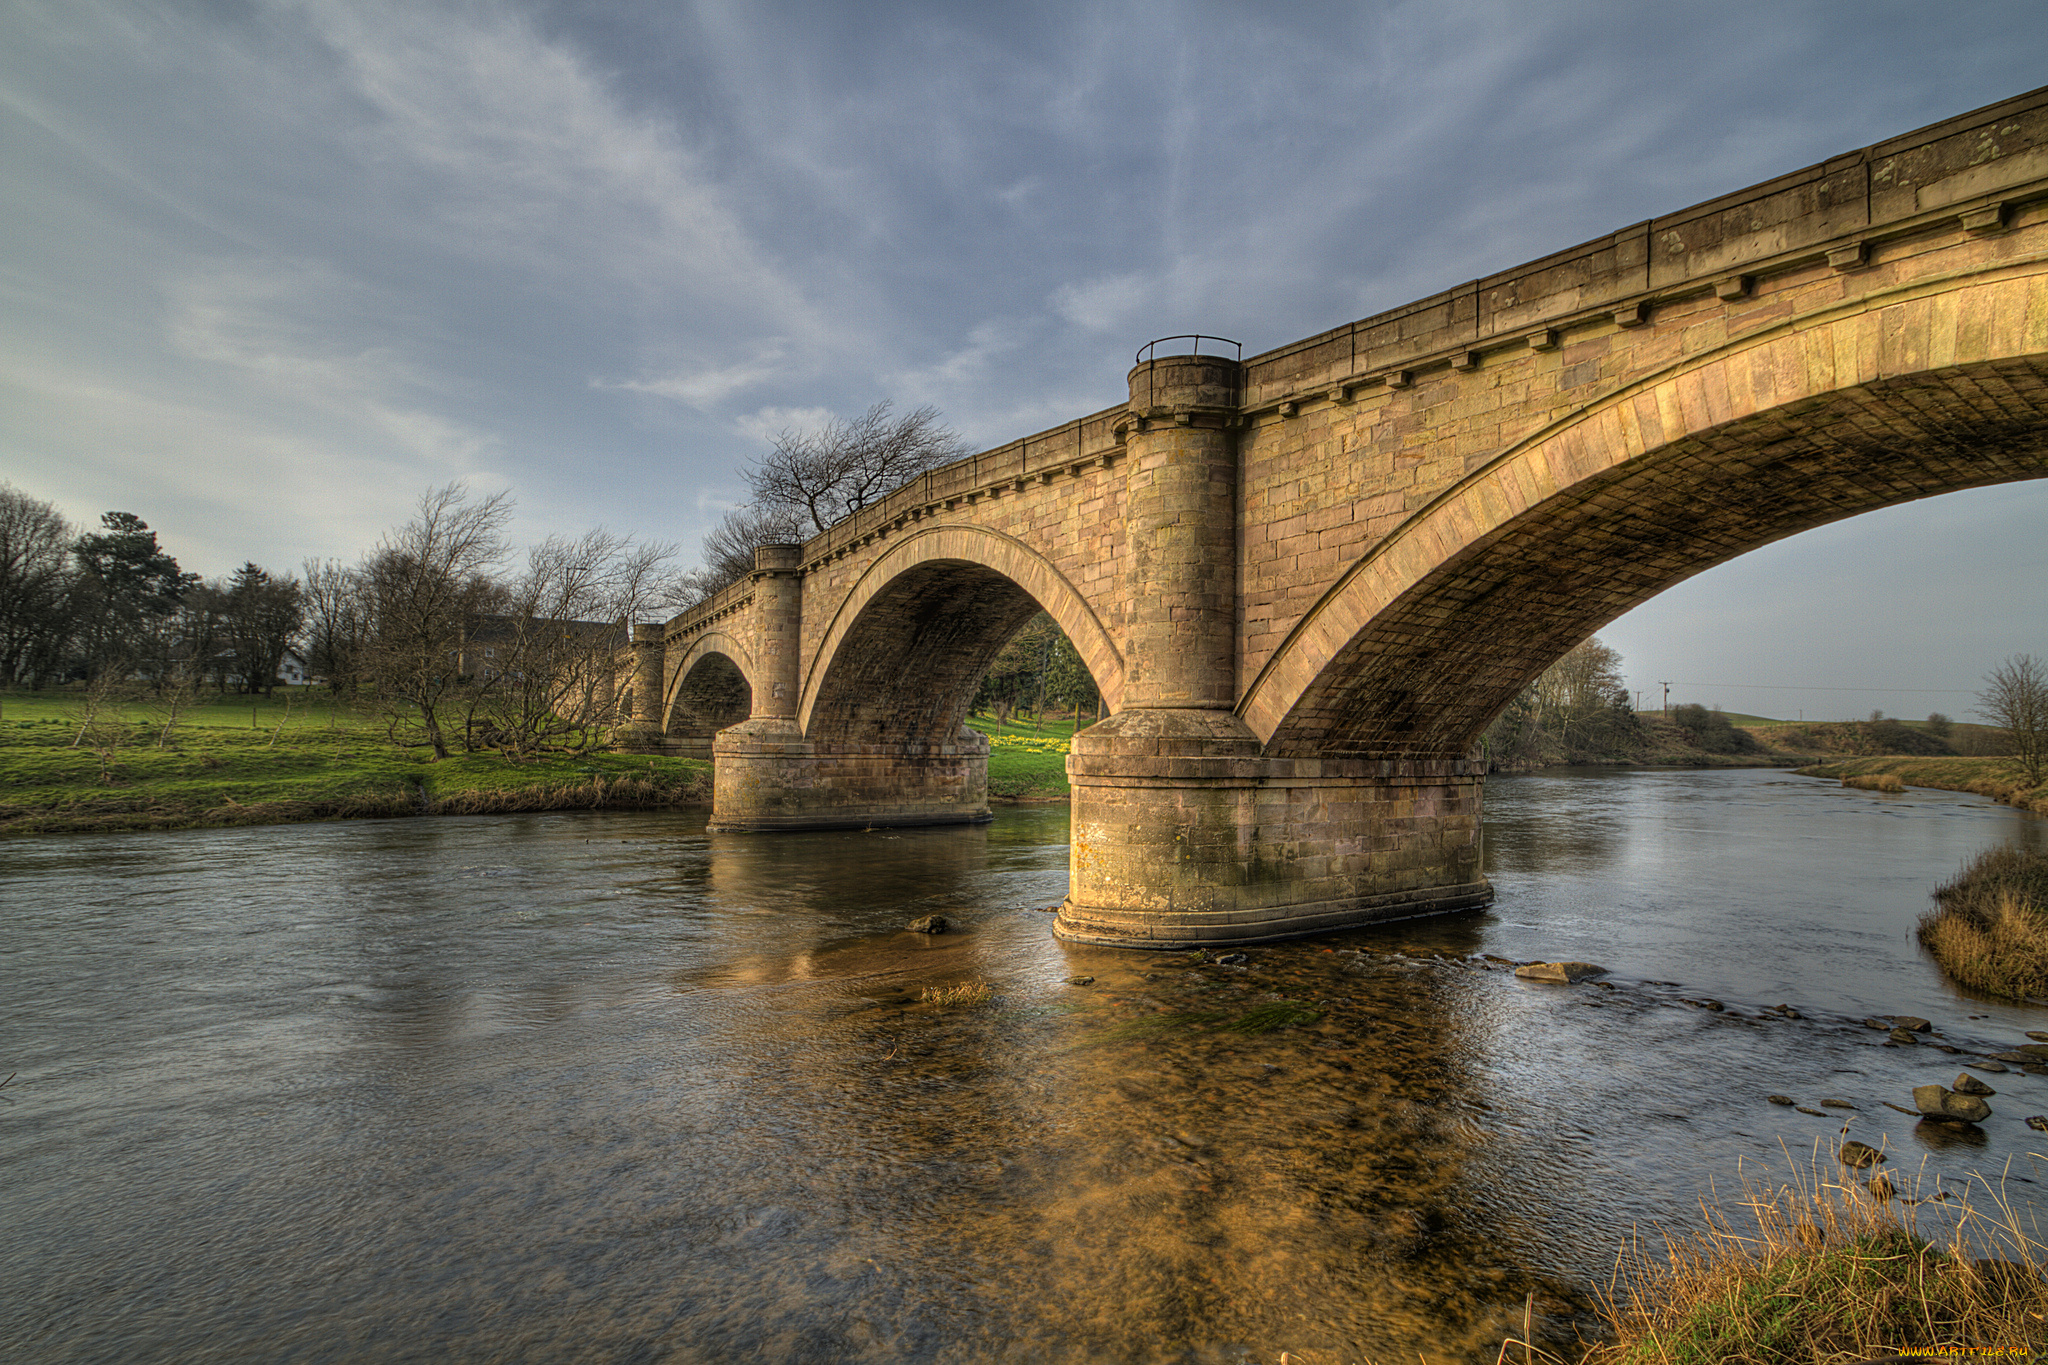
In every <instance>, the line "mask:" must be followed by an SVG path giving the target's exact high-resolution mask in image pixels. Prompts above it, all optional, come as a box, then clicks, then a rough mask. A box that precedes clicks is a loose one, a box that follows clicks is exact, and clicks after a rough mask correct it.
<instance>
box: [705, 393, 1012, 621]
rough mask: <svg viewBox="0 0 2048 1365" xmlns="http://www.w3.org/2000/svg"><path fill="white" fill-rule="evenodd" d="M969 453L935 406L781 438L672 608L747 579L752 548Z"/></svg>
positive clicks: (824, 521)
mask: <svg viewBox="0 0 2048 1365" xmlns="http://www.w3.org/2000/svg"><path fill="white" fill-rule="evenodd" d="M972 453H973V447H972V446H970V445H968V444H967V443H966V442H964V441H962V440H961V439H960V438H959V437H958V436H956V435H955V434H954V433H953V432H952V431H950V430H948V429H947V428H945V427H943V426H941V425H939V414H938V410H937V409H936V408H931V407H922V408H919V409H917V410H916V411H915V412H910V413H906V414H904V415H903V416H901V417H895V416H892V415H891V413H890V405H889V404H888V403H886V402H883V403H877V404H875V405H874V406H873V407H871V408H869V409H868V410H867V411H866V412H864V413H862V414H861V415H860V416H858V417H856V418H853V419H852V420H850V421H835V422H828V423H827V424H826V425H825V426H823V427H820V428H818V429H817V430H815V431H797V430H794V429H788V430H784V431H782V432H780V433H779V434H778V435H777V436H776V437H775V448H774V449H773V450H770V451H769V452H768V453H767V454H766V455H764V456H762V457H761V458H760V459H759V460H758V461H756V462H755V464H754V466H753V468H751V469H749V470H748V471H747V483H748V485H749V487H750V488H751V489H752V490H753V495H754V498H753V501H752V502H750V503H748V504H747V505H746V506H745V507H739V508H735V509H733V510H732V511H730V512H727V513H726V514H725V517H724V518H723V519H722V520H721V521H720V522H719V523H718V525H717V526H716V527H715V528H713V529H712V531H711V533H710V534H709V535H707V536H705V537H704V567H703V568H701V569H697V570H694V571H692V572H690V573H686V574H683V575H681V576H680V577H678V578H677V579H676V580H674V581H675V583H676V585H677V587H678V588H679V589H680V592H679V595H678V599H677V602H676V605H677V606H685V605H688V604H690V603H693V602H699V601H702V600H703V599H704V598H706V597H709V596H710V595H711V594H712V593H715V592H717V591H718V590H719V589H720V588H723V587H725V586H726V585H727V584H729V583H736V582H738V581H739V580H740V579H742V578H744V577H746V575H747V574H748V572H749V571H751V570H752V569H753V567H754V548H755V547H756V546H758V545H788V544H792V543H794V542H797V541H801V540H806V539H808V538H810V537H811V536H814V535H816V534H818V533H819V532H820V531H823V530H824V529H825V528H826V527H828V526H830V525H831V524H832V523H833V522H835V521H838V520H840V519H841V518H842V517H846V516H849V515H851V514H852V513H854V512H858V511H859V510H860V509H861V508H863V507H867V506H869V505H870V504H872V503H875V502H878V501H880V500H881V499H882V498H884V497H887V496H888V495H889V494H890V493H892V492H894V491H895V490H896V489H898V488H901V487H902V486H903V485H904V484H906V483H909V482H910V481H911V480H912V479H914V478H916V477H917V476H918V475H920V474H923V473H926V472H927V471H929V470H933V469H937V468H938V467H939V466H941V465H947V464H951V463H952V462H953V461H955V460H958V459H961V458H963V457H965V456H967V455H970V454H972Z"/></svg>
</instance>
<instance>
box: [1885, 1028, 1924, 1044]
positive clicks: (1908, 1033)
mask: <svg viewBox="0 0 2048 1365" xmlns="http://www.w3.org/2000/svg"><path fill="white" fill-rule="evenodd" d="M1891 1039H1892V1041H1893V1042H1895V1043H1917V1042H1919V1041H1920V1035H1919V1034H1917V1033H1915V1032H1913V1030H1911V1029H1909V1028H1895V1029H1893V1030H1892V1033H1891Z"/></svg>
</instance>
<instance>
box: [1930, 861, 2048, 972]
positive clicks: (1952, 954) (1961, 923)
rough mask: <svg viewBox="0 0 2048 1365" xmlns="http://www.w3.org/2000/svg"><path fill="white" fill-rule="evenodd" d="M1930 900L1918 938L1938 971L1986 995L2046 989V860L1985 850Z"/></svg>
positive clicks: (1940, 887)
mask: <svg viewBox="0 0 2048 1365" xmlns="http://www.w3.org/2000/svg"><path fill="white" fill-rule="evenodd" d="M1934 899H1935V902H1936V907H1935V909H1933V910H1931V911H1929V912H1928V913H1927V914H1925V915H1923V916H1921V918H1920V929H1919V935H1920V943H1921V945H1922V946H1923V947H1925V948H1926V949H1927V951H1928V952H1929V953H1932V954H1933V955H1934V960H1935V961H1936V962H1938V963H1939V964H1941V969H1942V970H1943V971H1945V972H1947V973H1948V974H1949V975H1950V976H1951V977H1953V978H1954V979H1955V980H1956V981H1958V982H1960V983H1961V984H1963V985H1964V986H1968V987H1970V988H1971V989H1973V990H1979V991H1984V992H1985V993H1987V994H1990V995H2002V996H2008V997H2012V998H2019V997H2023V996H2028V995H2042V994H2048V857H2043V856H2042V855H2041V854H2038V853H2029V852H2027V851H2026V850H2024V849H2017V848H1991V849H1986V850H1985V851H1984V852H1983V853H1980V854H1979V855H1977V859H1976V861H1974V862H1972V863H1971V864H1970V865H1969V866H1968V867H1966V868H1964V869H1963V870H1962V872H1961V873H1959V874H1958V875H1957V876H1956V877H1955V879H1954V880H1952V881H1949V882H1946V883H1944V884H1943V885H1941V886H1939V887H1937V888H1936V889H1935V892H1934Z"/></svg>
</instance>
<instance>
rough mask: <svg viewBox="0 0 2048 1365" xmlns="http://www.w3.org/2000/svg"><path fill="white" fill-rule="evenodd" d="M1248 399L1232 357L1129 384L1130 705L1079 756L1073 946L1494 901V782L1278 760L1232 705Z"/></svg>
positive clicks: (1173, 365) (1186, 361)
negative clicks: (1243, 423)
mask: <svg viewBox="0 0 2048 1365" xmlns="http://www.w3.org/2000/svg"><path fill="white" fill-rule="evenodd" d="M1241 387H1242V366H1241V365H1240V364H1239V363H1238V362H1236V361H1234V360H1226V359H1223V358H1221V357H1216V356H1166V357H1161V358H1158V359H1155V360H1150V361H1146V362H1143V363H1141V364H1139V365H1138V366H1137V367H1136V368H1135V369H1133V370H1132V371H1131V373H1130V390H1131V406H1130V414H1131V416H1130V425H1129V426H1128V427H1127V428H1126V430H1125V434H1124V440H1125V446H1126V454H1125V469H1126V476H1125V477H1126V481H1127V482H1126V489H1125V507H1126V508H1127V526H1128V534H1129V541H1128V544H1129V564H1128V566H1127V572H1128V578H1129V580H1130V583H1131V593H1130V600H1131V602H1132V603H1133V611H1132V616H1131V618H1130V625H1129V635H1128V639H1129V642H1130V648H1129V653H1128V655H1127V656H1126V660H1125V674H1124V679H1125V681H1124V695H1123V703H1122V706H1121V707H1120V709H1119V710H1118V712H1117V714H1116V715H1114V716H1112V717H1110V718H1109V719H1108V720H1105V721H1103V722H1101V723H1100V724H1098V725H1094V726H1092V727H1090V728H1089V729H1087V730H1085V731H1083V732H1082V733H1080V734H1078V735H1076V736H1075V737H1074V745H1073V752H1072V754H1071V755H1070V756H1069V758H1068V761H1067V774H1068V781H1069V783H1070V784H1071V785H1072V787H1073V811H1074V821H1073V836H1072V838H1073V844H1072V852H1071V854H1070V857H1069V874H1068V890H1067V900H1066V902H1065V904H1063V905H1062V906H1061V907H1060V912H1059V917H1058V919H1057V920H1056V921H1055V925H1054V928H1055V931H1056V932H1057V933H1059V934H1060V936H1061V937H1063V938H1068V939H1072V940H1075V941H1078V942H1084V943H1105V944H1117V945H1125V946H1146V947H1169V946H1180V945H1187V944H1197V943H1225V942H1257V941H1259V940H1263V939H1272V938H1285V937H1288V936H1290V935H1294V934H1308V933H1315V932H1318V931H1320V930H1325V929H1333V928H1339V927H1343V926H1345V925H1353V924H1362V923H1369V922H1372V921H1374V920H1380V919H1391V918H1402V917H1405V916H1408V915H1419V914H1428V913H1432V912H1435V911H1440V910H1454V909H1463V908H1465V907H1467V906H1471V905H1482V904H1484V903H1486V901H1487V900H1489V899H1490V898H1491V893H1490V891H1489V890H1488V888H1487V886H1486V883H1485V881H1484V879H1483V878H1482V877H1481V876H1480V873H1479V858H1478V853H1479V780H1480V779H1479V776H1478V774H1477V773H1475V772H1471V771H1468V770H1467V768H1466V766H1465V765H1463V764H1434V765H1431V764H1424V763H1374V762H1368V761H1363V760H1355V759H1340V760H1331V759H1275V758H1268V757H1266V756H1265V755H1264V752H1263V749H1264V746H1263V745H1262V744H1261V743H1260V741H1259V739H1258V736H1257V735H1255V734H1253V733H1252V731H1251V729H1250V727H1248V726H1247V725H1246V724H1245V723H1244V721H1243V720H1241V719H1239V717H1238V716H1237V715H1236V713H1235V711H1234V710H1233V709H1232V708H1233V706H1234V704H1235V702H1236V699H1237V677H1236V662H1235V661H1236V643H1237V639H1236V631H1237V619H1236V612H1237V577H1236V565H1237V520H1238V519H1237V486H1238V471H1237V450H1236V444H1237V443H1236V435H1235V429H1236V424H1237V412H1238V406H1239V402H1240V390H1241Z"/></svg>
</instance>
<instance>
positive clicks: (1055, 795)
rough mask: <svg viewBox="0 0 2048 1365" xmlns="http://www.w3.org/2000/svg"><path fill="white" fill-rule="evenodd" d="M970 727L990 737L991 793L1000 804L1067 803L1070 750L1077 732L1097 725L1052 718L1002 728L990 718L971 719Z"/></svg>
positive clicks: (1089, 718)
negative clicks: (1068, 752) (1011, 802)
mask: <svg viewBox="0 0 2048 1365" xmlns="http://www.w3.org/2000/svg"><path fill="white" fill-rule="evenodd" d="M967 723H968V725H970V726H972V727H973V728H974V729H976V730H979V731H981V733H983V734H985V735H987V736H988V745H989V747H988V794H989V796H990V797H992V798H994V799H996V800H999V801H1064V800H1066V799H1067V796H1068V792H1069V788H1068V786H1067V750H1068V749H1069V748H1070V747H1071V745H1072V742H1073V738H1074V731H1075V730H1076V729H1077V728H1078V729H1082V730H1085V729H1087V728H1088V727H1089V726H1091V725H1093V724H1094V723H1095V718H1094V717H1093V716H1085V717H1083V718H1082V719H1081V720H1079V721H1078V722H1076V721H1071V720H1051V719H1048V720H1047V721H1046V722H1045V724H1044V725H1042V726H1036V727H1034V726H1033V725H1031V724H1030V723H1029V722H1022V723H1019V722H1014V721H1013V722H1012V723H1010V724H1008V725H999V724H997V723H996V721H995V720H994V719H992V718H991V717H988V716H969V717H968V718H967Z"/></svg>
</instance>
